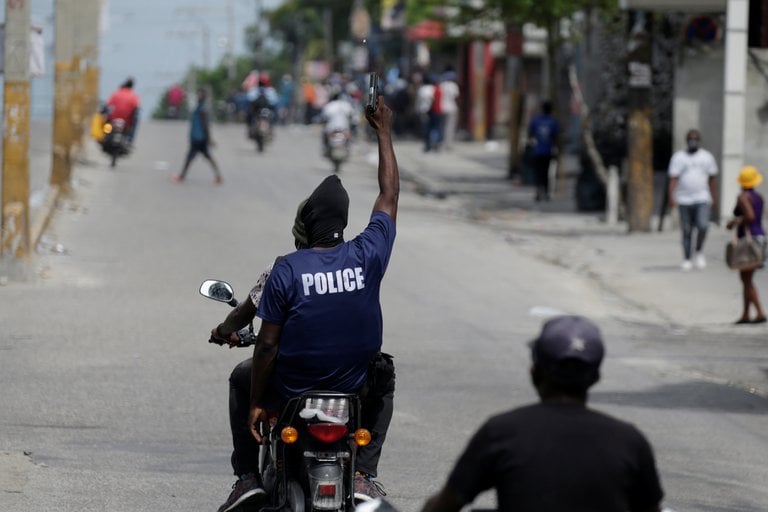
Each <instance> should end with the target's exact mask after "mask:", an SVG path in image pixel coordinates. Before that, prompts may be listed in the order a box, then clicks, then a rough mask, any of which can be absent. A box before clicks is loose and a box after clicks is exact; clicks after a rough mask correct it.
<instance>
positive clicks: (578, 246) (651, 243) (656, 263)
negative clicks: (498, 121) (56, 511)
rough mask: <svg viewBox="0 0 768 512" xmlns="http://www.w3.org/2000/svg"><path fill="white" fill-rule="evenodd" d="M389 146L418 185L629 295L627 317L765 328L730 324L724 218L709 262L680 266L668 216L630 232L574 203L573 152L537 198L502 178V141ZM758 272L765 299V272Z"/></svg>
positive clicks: (538, 253) (734, 291)
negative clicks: (552, 186) (432, 147)
mask: <svg viewBox="0 0 768 512" xmlns="http://www.w3.org/2000/svg"><path fill="white" fill-rule="evenodd" d="M396 151H397V158H398V163H399V165H400V168H401V174H402V176H403V180H404V181H405V182H409V183H412V184H413V186H414V187H415V189H416V190H417V191H418V192H420V193H422V194H424V195H428V196H431V197H434V198H437V199H443V200H445V201H448V202H450V201H454V202H455V201H459V202H460V203H461V205H462V206H463V208H464V209H466V210H467V211H468V212H469V215H470V217H471V218H472V219H473V220H477V221H481V222H483V223H485V224H486V225H488V226H490V227H492V228H493V229H498V230H500V231H502V232H503V233H505V235H506V237H507V239H508V240H509V242H510V243H511V244H513V245H515V246H517V247H519V249H520V250H521V251H524V252H526V253H529V254H531V255H532V256H534V257H536V258H539V259H543V260H546V261H549V262H551V263H552V264H554V265H558V266H560V267H564V268H568V269H571V270H573V271H574V272H576V273H578V274H581V275H584V276H587V277H589V278H591V279H593V280H594V281H595V283H596V285H597V286H600V287H603V288H604V289H605V290H606V292H609V293H612V294H615V295H616V296H618V297H620V298H621V299H622V300H623V301H625V302H626V305H627V316H628V318H630V319H635V320H637V321H649V322H654V323H663V324H665V325H667V326H668V327H669V328H671V329H688V328H695V329H705V330H707V331H710V332H731V331H733V330H734V328H736V329H741V330H742V331H743V330H745V329H748V330H750V331H757V330H763V331H765V330H766V328H765V327H764V326H739V327H734V326H733V325H732V322H733V321H735V320H736V318H738V316H739V315H740V314H741V284H740V282H739V278H738V274H737V273H736V272H734V271H732V270H729V269H728V268H727V267H726V266H725V262H724V250H725V245H726V243H727V241H728V240H729V238H730V236H731V233H730V232H728V231H727V230H725V229H724V228H723V227H720V226H717V225H715V224H711V225H710V230H709V233H708V236H707V241H706V244H705V248H704V253H705V255H706V257H707V261H708V266H707V268H706V269H705V270H703V271H700V270H694V271H691V272H688V273H685V272H682V271H681V270H680V262H681V260H682V254H681V252H682V249H681V244H680V232H679V229H678V228H677V223H676V219H674V218H672V217H671V216H667V217H666V218H665V222H664V231H661V232H659V231H656V229H657V226H658V220H657V219H654V221H653V222H652V228H653V230H654V231H652V232H650V233H632V234H630V233H628V232H627V225H626V223H624V222H619V223H618V224H617V225H615V226H610V225H607V224H606V223H605V222H604V221H603V218H604V216H603V215H602V213H601V212H591V213H582V212H578V211H577V210H576V201H575V199H574V193H573V191H574V187H575V181H576V177H577V173H578V164H577V162H573V161H566V180H565V183H564V185H565V186H564V189H565V191H564V192H558V193H556V194H555V197H554V198H553V199H552V200H551V201H549V202H535V201H533V195H534V190H533V187H531V186H524V185H519V184H515V183H513V182H512V181H511V180H509V179H507V177H506V175H507V171H506V164H507V149H506V147H504V146H503V145H499V144H496V143H490V144H488V143H485V144H484V143H472V142H469V143H458V144H456V146H455V148H454V149H453V151H443V152H440V153H423V152H422V151H421V145H420V143H419V142H418V141H397V142H396ZM654 209H655V210H657V209H658V208H657V207H655V208H654ZM756 279H757V285H758V288H759V290H760V291H761V292H762V296H763V297H764V298H765V299H764V302H766V301H768V281H767V280H766V273H760V274H758V275H757V276H756Z"/></svg>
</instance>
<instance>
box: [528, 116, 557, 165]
mask: <svg viewBox="0 0 768 512" xmlns="http://www.w3.org/2000/svg"><path fill="white" fill-rule="evenodd" d="M559 133H560V125H559V124H558V122H557V119H555V118H554V117H552V116H549V115H546V114H539V115H537V116H535V117H534V118H533V119H531V123H530V125H528V136H529V137H531V138H532V139H533V141H534V142H533V154H534V155H535V156H552V152H553V150H554V149H555V144H556V143H557V137H558V135H559Z"/></svg>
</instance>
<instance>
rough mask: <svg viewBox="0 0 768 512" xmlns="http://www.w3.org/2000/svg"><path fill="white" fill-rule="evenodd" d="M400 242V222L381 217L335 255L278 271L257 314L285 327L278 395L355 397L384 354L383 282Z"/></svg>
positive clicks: (290, 259) (316, 255) (309, 257)
mask: <svg viewBox="0 0 768 512" xmlns="http://www.w3.org/2000/svg"><path fill="white" fill-rule="evenodd" d="M394 242H395V224H394V222H393V221H392V218H391V217H390V216H389V215H388V214H386V213H384V212H381V211H375V212H373V214H372V215H371V220H370V222H369V223H368V226H367V227H366V228H365V230H364V231H363V232H362V233H360V234H359V235H358V236H357V237H355V238H354V239H353V240H351V241H349V242H345V243H343V244H340V245H338V246H336V247H334V248H331V249H302V250H298V251H296V252H293V253H291V254H288V255H287V256H285V257H284V258H282V259H281V260H280V261H279V262H278V263H277V264H276V265H275V267H274V269H272V273H271V274H270V276H269V279H268V280H267V283H266V285H265V286H264V292H263V294H262V298H261V302H260V303H259V307H258V309H257V313H256V314H257V315H258V316H259V318H261V319H263V320H266V321H268V322H271V323H274V324H277V325H281V326H282V333H281V336H280V345H279V349H278V354H277V361H276V364H275V368H274V371H273V372H272V376H271V380H270V391H271V392H273V393H275V394H277V396H278V397H279V398H281V399H285V398H289V397H292V396H296V395H299V394H301V393H303V392H305V391H308V390H311V389H324V390H330V391H339V392H342V393H352V392H356V391H358V390H359V389H360V388H361V387H362V385H363V383H364V382H365V379H366V375H367V371H368V363H369V362H370V360H371V359H372V358H373V357H374V356H375V355H376V353H377V352H378V351H379V350H380V349H381V340H382V316H381V305H380V304H379V288H380V285H381V279H382V278H383V277H384V272H385V271H386V269H387V265H388V263H389V257H390V255H391V253H392V247H393V245H394Z"/></svg>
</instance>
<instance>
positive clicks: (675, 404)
mask: <svg viewBox="0 0 768 512" xmlns="http://www.w3.org/2000/svg"><path fill="white" fill-rule="evenodd" d="M589 400H590V402H591V403H603V404H614V405H626V406H633V407H648V408H652V409H692V410H707V411H722V412H732V413H742V414H768V398H765V397H762V396H760V395H755V394H752V393H749V392H747V391H745V390H743V389H739V388H735V387H731V386H727V385H723V384H717V383H714V382H702V381H688V382H684V383H681V384H672V385H668V386H661V387H658V388H655V389H651V390H647V391H637V392H625V393H613V392H594V393H590V395H589Z"/></svg>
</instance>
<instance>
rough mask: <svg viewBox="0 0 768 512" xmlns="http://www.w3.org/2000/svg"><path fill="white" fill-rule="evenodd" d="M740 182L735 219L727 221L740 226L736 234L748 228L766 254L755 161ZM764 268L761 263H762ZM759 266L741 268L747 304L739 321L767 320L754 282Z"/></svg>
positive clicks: (729, 225) (741, 233)
mask: <svg viewBox="0 0 768 512" xmlns="http://www.w3.org/2000/svg"><path fill="white" fill-rule="evenodd" d="M738 180H739V185H741V193H739V197H738V198H737V199H736V207H735V208H734V209H733V215H734V216H735V218H734V219H732V220H730V221H728V224H727V225H726V227H727V228H728V229H733V228H734V227H735V228H737V232H736V236H738V237H739V238H744V237H745V236H747V230H749V234H750V235H751V236H752V238H753V239H755V240H758V241H760V242H761V243H762V245H763V256H764V257H765V254H766V236H765V229H763V221H762V219H763V206H764V204H765V202H764V200H763V196H762V195H760V193H759V192H758V191H757V190H755V187H757V186H758V185H760V183H761V182H762V181H763V176H762V174H760V171H758V170H757V168H756V167H754V166H752V165H747V166H745V167H743V168H742V169H741V172H740V173H739V178H738ZM761 268H762V266H761ZM755 270H756V269H750V270H740V271H739V278H740V279H741V284H742V289H743V293H742V297H743V304H744V308H743V310H742V313H741V317H740V318H739V319H738V320H736V324H763V323H765V322H766V318H765V312H764V311H763V308H762V306H761V305H760V298H759V297H758V295H757V288H756V287H755V284H754V282H753V277H754V274H755ZM750 306H754V308H755V313H756V316H755V317H754V318H750V316H749V309H750Z"/></svg>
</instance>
